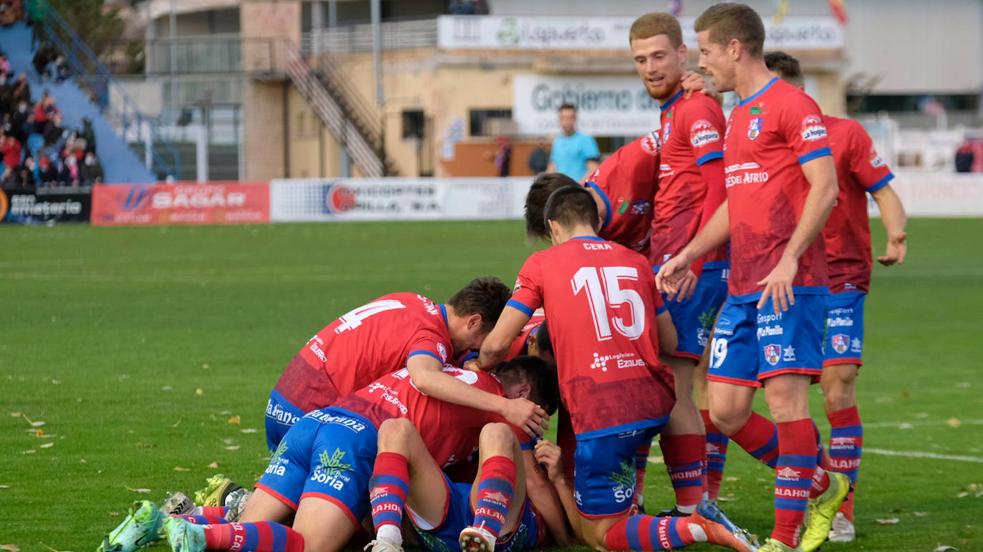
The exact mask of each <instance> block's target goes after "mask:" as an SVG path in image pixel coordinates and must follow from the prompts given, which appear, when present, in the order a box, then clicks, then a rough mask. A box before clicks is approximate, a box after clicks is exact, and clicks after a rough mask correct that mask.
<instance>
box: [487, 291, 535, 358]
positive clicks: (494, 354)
mask: <svg viewBox="0 0 983 552" xmlns="http://www.w3.org/2000/svg"><path fill="white" fill-rule="evenodd" d="M530 318H531V316H530V315H528V314H526V313H525V312H523V311H521V310H519V309H517V308H515V307H512V306H506V307H505V309H503V310H502V314H501V315H500V316H499V317H498V322H496V323H495V327H494V328H492V331H491V333H489V334H488V337H486V338H485V341H484V342H483V343H482V344H481V352H480V353H479V354H478V364H479V365H480V366H481V369H482V370H491V369H492V368H494V367H496V366H498V365H499V364H501V363H502V362H503V361H505V357H506V355H507V354H508V352H509V347H511V346H512V342H513V341H515V338H516V337H518V336H519V334H520V333H522V328H523V327H524V326H525V325H526V322H528V321H529V319H530Z"/></svg>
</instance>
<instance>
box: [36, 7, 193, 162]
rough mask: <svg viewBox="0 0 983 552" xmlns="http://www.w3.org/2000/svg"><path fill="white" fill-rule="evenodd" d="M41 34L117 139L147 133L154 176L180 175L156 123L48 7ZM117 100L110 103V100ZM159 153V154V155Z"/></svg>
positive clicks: (177, 157) (175, 155) (176, 154)
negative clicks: (72, 74)
mask: <svg viewBox="0 0 983 552" xmlns="http://www.w3.org/2000/svg"><path fill="white" fill-rule="evenodd" d="M45 22H46V23H45V25H44V34H45V36H46V37H47V39H48V40H50V41H51V42H52V43H53V44H54V45H55V47H57V48H58V50H59V51H60V52H61V53H62V54H63V55H64V57H65V60H66V62H67V63H68V66H69V68H70V69H71V70H72V72H73V73H74V75H75V77H74V78H75V80H76V81H77V82H78V83H79V85H80V86H81V87H82V88H83V89H85V90H87V91H89V93H90V94H92V96H93V100H94V101H95V103H96V104H97V105H98V107H99V108H100V110H101V112H102V116H103V117H104V118H106V120H107V121H109V123H110V125H112V126H113V128H115V129H116V130H117V131H118V132H119V133H120V135H121V136H122V137H123V139H124V140H126V139H127V138H128V137H130V136H132V135H133V134H134V133H136V135H137V136H139V135H141V134H142V133H145V132H149V138H150V140H149V141H150V142H151V143H159V144H160V145H161V146H162V147H161V148H153V149H152V151H151V159H152V164H153V167H152V168H153V170H154V172H155V174H161V173H163V174H166V175H176V174H179V173H180V166H181V155H180V153H179V152H178V151H177V149H176V148H175V147H174V145H173V144H171V143H170V142H167V141H158V140H157V126H158V125H157V123H158V122H157V120H156V118H154V117H150V116H147V115H144V114H143V113H142V112H141V111H140V109H139V108H138V107H137V104H136V102H135V101H134V100H133V99H132V98H130V96H129V94H127V92H126V90H125V89H124V88H123V87H122V86H121V85H120V84H119V83H117V82H116V79H115V78H113V75H112V73H111V72H110V71H109V69H108V68H107V67H106V66H105V65H104V64H103V63H102V62H101V61H100V60H99V57H98V56H96V54H95V53H94V52H93V51H92V50H91V49H90V48H89V46H88V45H87V44H86V43H85V41H83V40H82V39H81V38H80V37H79V36H78V33H76V32H75V29H73V28H72V26H71V25H69V23H68V21H66V20H65V18H64V17H62V15H61V14H60V13H58V10H56V9H55V8H54V7H52V6H50V5H49V7H48V16H47V17H46V19H45ZM111 96H112V98H113V99H115V100H117V102H118V104H119V105H118V106H117V107H114V104H116V103H117V102H111V101H110V97H111ZM161 150H163V151H161Z"/></svg>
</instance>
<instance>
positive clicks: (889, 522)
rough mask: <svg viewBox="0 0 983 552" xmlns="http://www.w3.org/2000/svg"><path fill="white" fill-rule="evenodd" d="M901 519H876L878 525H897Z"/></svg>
mask: <svg viewBox="0 0 983 552" xmlns="http://www.w3.org/2000/svg"><path fill="white" fill-rule="evenodd" d="M900 521H901V520H900V519H898V518H887V519H879V520H877V524H878V525H897V524H898V523H899V522H900Z"/></svg>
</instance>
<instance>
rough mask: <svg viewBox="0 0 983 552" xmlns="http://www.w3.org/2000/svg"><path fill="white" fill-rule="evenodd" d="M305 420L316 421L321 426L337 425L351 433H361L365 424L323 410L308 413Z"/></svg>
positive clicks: (355, 419)
mask: <svg viewBox="0 0 983 552" xmlns="http://www.w3.org/2000/svg"><path fill="white" fill-rule="evenodd" d="M304 417H305V418H310V419H312V420H316V421H317V422H319V423H322V424H332V425H338V426H341V427H343V428H345V429H349V430H351V431H352V433H361V432H362V430H363V429H365V427H366V426H365V422H363V421H361V420H359V419H357V418H352V417H350V416H344V415H339V414H332V413H331V412H325V411H323V410H315V411H313V412H308V413H307V415H306V416H304Z"/></svg>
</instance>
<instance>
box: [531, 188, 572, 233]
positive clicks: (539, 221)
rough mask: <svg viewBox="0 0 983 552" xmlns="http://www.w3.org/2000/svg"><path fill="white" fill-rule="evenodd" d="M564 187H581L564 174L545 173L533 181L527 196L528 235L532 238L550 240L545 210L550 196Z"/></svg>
mask: <svg viewBox="0 0 983 552" xmlns="http://www.w3.org/2000/svg"><path fill="white" fill-rule="evenodd" d="M564 186H579V184H577V182H576V181H575V180H574V179H572V178H570V177H569V176H567V175H565V174H563V173H543V174H541V175H539V176H537V177H536V179H535V180H533V181H532V186H530V187H529V192H528V193H527V194H526V235H527V236H529V237H530V238H542V239H544V240H545V239H549V237H550V229H549V227H548V226H547V225H546V221H545V220H544V219H543V210H544V209H545V208H546V200H547V199H549V197H550V194H552V193H553V192H555V191H556V190H558V189H560V188H562V187H564Z"/></svg>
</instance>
